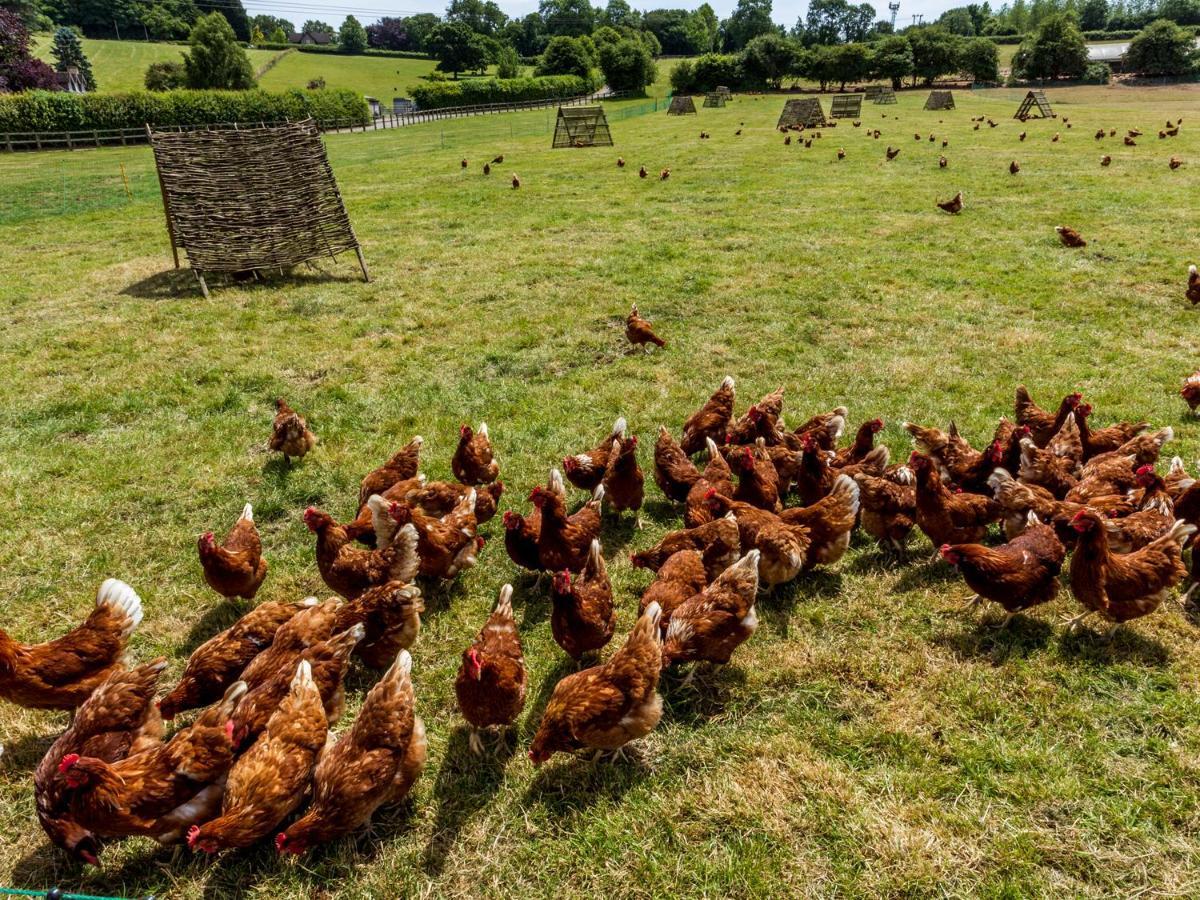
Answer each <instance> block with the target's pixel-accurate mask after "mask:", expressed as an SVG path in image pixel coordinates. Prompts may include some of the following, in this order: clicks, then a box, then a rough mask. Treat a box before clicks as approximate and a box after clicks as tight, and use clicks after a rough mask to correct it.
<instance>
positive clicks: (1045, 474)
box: [1017, 438, 1079, 500]
mask: <svg viewBox="0 0 1200 900" xmlns="http://www.w3.org/2000/svg"><path fill="white" fill-rule="evenodd" d="M1077 472H1078V466H1077V465H1076V464H1075V463H1074V462H1072V461H1071V460H1070V459H1068V458H1065V457H1062V456H1056V455H1055V454H1054V453H1053V452H1052V451H1051V450H1050V448H1049V447H1047V448H1046V449H1044V450H1040V449H1038V447H1036V446H1035V445H1034V443H1033V441H1032V440H1031V439H1030V438H1022V440H1021V467H1020V469H1018V470H1017V477H1018V478H1020V479H1021V481H1023V482H1025V483H1026V484H1033V485H1037V486H1038V487H1043V488H1045V489H1046V490H1048V491H1049V492H1050V493H1051V494H1053V495H1054V497H1055V498H1056V499H1058V500H1062V499H1063V498H1065V497H1066V496H1067V495H1068V494H1069V493H1070V492H1071V490H1072V489H1073V488H1074V487H1075V486H1076V485H1077V484H1078V483H1079V477H1078V475H1077V474H1076V473H1077Z"/></svg>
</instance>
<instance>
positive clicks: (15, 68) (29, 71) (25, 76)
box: [0, 9, 55, 93]
mask: <svg viewBox="0 0 1200 900" xmlns="http://www.w3.org/2000/svg"><path fill="white" fill-rule="evenodd" d="M54 83H55V78H54V70H53V69H52V68H50V67H49V66H48V65H46V63H44V62H42V61H41V60H40V59H34V58H33V55H32V53H31V52H30V47H29V30H28V29H27V28H26V27H25V22H24V21H23V20H22V19H21V16H20V14H19V13H17V12H15V11H13V10H10V9H0V93H3V92H5V91H12V92H16V91H26V90H32V89H34V88H46V89H49V88H52V87H54Z"/></svg>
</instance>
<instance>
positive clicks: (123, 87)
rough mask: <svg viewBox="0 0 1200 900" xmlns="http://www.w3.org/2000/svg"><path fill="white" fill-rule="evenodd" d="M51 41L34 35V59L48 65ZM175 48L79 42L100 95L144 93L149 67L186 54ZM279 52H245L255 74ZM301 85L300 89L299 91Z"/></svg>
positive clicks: (123, 43) (134, 43) (47, 36)
mask: <svg viewBox="0 0 1200 900" xmlns="http://www.w3.org/2000/svg"><path fill="white" fill-rule="evenodd" d="M52 45H53V41H52V39H51V37H50V36H49V35H44V34H40V35H36V36H35V38H34V55H35V56H37V57H38V58H39V59H44V60H46V61H47V62H52V61H53V57H52V56H51V55H50V50H51V48H52ZM186 49H187V48H186V47H183V46H181V45H178V44H157V43H147V42H144V41H104V40H93V39H91V38H84V39H83V52H84V53H85V54H86V55H87V58H88V60H89V61H90V62H91V64H92V74H93V75H95V76H96V88H97V90H99V91H100V92H101V93H118V92H121V91H140V90H145V77H146V69H147V68H148V67H149V66H150V64H151V63H156V62H166V61H171V60H181V59H182V58H183V52H184V50H186ZM278 52H279V51H276V50H247V51H246V53H247V54H248V55H249V57H250V64H251V65H252V66H253V67H254V69H255V71H257V70H258V69H260V68H261V67H262V66H264V65H265V64H266V63H267V62H268V61H269V60H270V59H271V58H272V57H273V56H275V55H276V54H277V53H278ZM303 86H304V85H300V87H303Z"/></svg>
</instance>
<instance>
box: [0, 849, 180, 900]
mask: <svg viewBox="0 0 1200 900" xmlns="http://www.w3.org/2000/svg"><path fill="white" fill-rule="evenodd" d="M144 847H145V849H144V850H141V849H139V850H138V851H135V852H134V853H132V854H128V855H126V856H125V857H124V859H123V861H122V862H121V863H120V864H119V865H117V866H112V865H111V864H109V863H108V862H107V861H106V863H105V866H104V868H102V869H96V868H93V867H91V866H86V865H84V864H82V863H79V862H76V861H75V860H74V859H72V858H71V857H70V856H68V855H67V853H65V852H64V851H62V850H59V849H58V848H57V847H54V846H53V845H51V844H50V843H49V842H48V841H43V842H42V843H41V844H40V845H39V846H38V847H37V848H35V849H34V850H31V851H30V852H29V853H27V854H26V855H25V856H24V857H22V858H21V859H20V860H18V861H17V863H16V864H15V865H14V866H13V869H12V875H11V877H10V881H11V883H12V884H13V885H14V886H15V887H18V888H21V889H24V890H34V891H47V890H48V889H49V888H50V887H51V886H57V887H59V888H60V889H62V890H70V891H77V892H79V893H82V894H99V895H109V896H114V897H124V896H150V895H152V894H155V893H161V892H162V890H163V888H164V887H165V885H164V882H165V881H168V880H169V879H166V878H156V877H155V875H156V874H157V873H158V871H159V869H160V868H161V867H162V866H164V865H167V864H168V863H169V862H170V861H171V860H172V859H173V855H174V852H175V851H174V849H172V848H167V847H158V846H156V845H154V844H151V843H148V842H147V843H146V844H145V845H144ZM112 849H113V847H112V845H110V847H109V850H110V851H111V850H112ZM184 852H185V853H186V851H184Z"/></svg>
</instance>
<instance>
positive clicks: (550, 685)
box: [521, 653, 580, 741]
mask: <svg viewBox="0 0 1200 900" xmlns="http://www.w3.org/2000/svg"><path fill="white" fill-rule="evenodd" d="M578 671H580V669H579V667H578V666H577V665H576V663H575V660H573V659H571V657H569V656H567V655H566V654H565V653H564V654H559V657H558V662H556V663H555V664H554V668H553V669H551V670H550V671H549V672H547V673H546V676H545V677H544V678H543V679H542V683H541V684H540V685H538V692H537V696H536V697H534V698H533V703H532V704H530V703H526V704H525V718H524V720H523V724H522V725H521V739H522V741H528V740H530V739H532V738H533V735H534V734H535V733H536V732H537V727H538V723H540V722H541V721H542V713H544V712H545V711H546V704H547V703H549V702H550V697H551V696H552V695H553V694H554V688H555V687H557V685H558V683H559V682H560V681H562V680H563V679H564V678H566V677H567V676H568V675H573V674H574V673H575V672H578Z"/></svg>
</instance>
